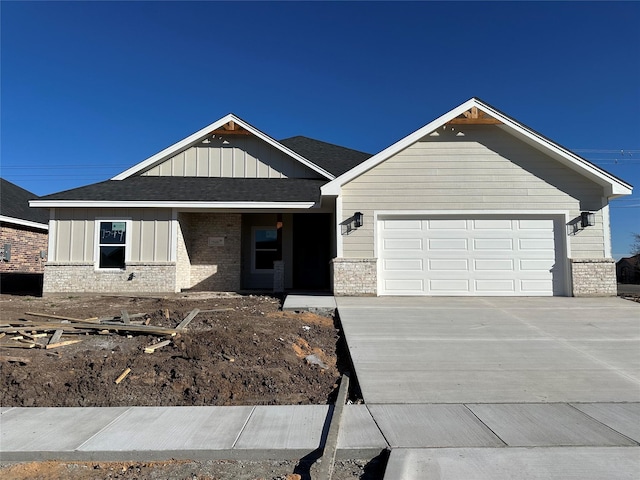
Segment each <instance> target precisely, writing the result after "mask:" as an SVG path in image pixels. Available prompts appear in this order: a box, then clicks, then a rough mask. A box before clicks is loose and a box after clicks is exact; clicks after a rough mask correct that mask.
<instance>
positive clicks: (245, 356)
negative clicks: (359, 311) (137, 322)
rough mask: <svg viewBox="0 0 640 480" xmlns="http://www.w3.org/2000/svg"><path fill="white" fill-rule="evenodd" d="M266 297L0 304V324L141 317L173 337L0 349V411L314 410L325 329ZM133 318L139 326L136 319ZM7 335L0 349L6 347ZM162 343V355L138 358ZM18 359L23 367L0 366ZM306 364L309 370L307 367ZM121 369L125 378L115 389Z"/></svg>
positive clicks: (329, 364) (326, 321) (322, 391)
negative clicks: (37, 317) (35, 316)
mask: <svg viewBox="0 0 640 480" xmlns="http://www.w3.org/2000/svg"><path fill="white" fill-rule="evenodd" d="M279 305H280V302H279V300H278V299H277V298H272V297H269V296H242V297H235V298H228V297H223V298H215V297H213V298H196V299H189V298H182V297H171V298H145V297H133V298H123V297H107V296H99V297H98V296H96V297H84V296H83V297H67V298H51V299H49V298H44V299H43V298H34V297H15V296H7V295H2V296H1V298H0V307H1V308H2V318H1V321H0V323H3V324H6V323H8V322H10V321H16V320H18V319H27V318H30V317H29V316H28V315H26V314H25V312H41V313H48V314H52V315H58V316H63V315H65V316H69V317H73V318H92V317H98V318H100V317H104V316H108V315H113V316H118V315H120V314H121V311H122V310H127V312H128V313H129V314H138V313H141V314H145V315H144V317H142V318H145V319H148V324H149V325H153V326H161V327H170V328H175V327H176V326H177V325H178V324H179V323H180V322H181V321H182V320H183V319H184V318H185V317H186V316H187V315H188V314H189V312H191V311H192V310H193V309H195V308H198V309H199V310H200V313H198V314H197V315H196V317H195V318H194V320H192V321H191V323H190V324H189V325H188V327H187V329H186V330H185V331H182V332H180V333H178V334H177V335H176V336H174V337H159V336H156V335H146V334H144V333H142V334H131V335H127V333H126V332H120V333H114V332H112V333H110V334H107V335H100V334H97V332H91V333H89V332H88V333H86V334H82V335H75V336H74V338H77V339H78V340H82V341H81V342H79V343H75V344H72V345H66V346H63V347H60V348H56V349H55V350H46V349H44V348H42V349H37V348H31V349H28V350H26V349H14V348H11V349H9V348H0V355H1V356H2V358H4V359H5V360H4V361H0V404H1V405H2V406H29V407H31V406H38V407H45V406H47V407H48V406H65V407H71V406H101V407H102V406H160V405H163V406H168V405H254V404H263V405H277V404H324V403H327V402H329V401H330V400H331V398H332V397H331V396H332V394H333V392H334V390H335V388H336V383H337V380H338V377H339V372H338V369H337V367H336V345H337V342H338V339H339V335H338V331H337V330H336V328H335V327H334V324H333V320H332V319H330V318H326V317H321V316H318V315H314V314H311V313H301V314H296V313H290V312H281V311H279ZM139 318H140V317H139ZM9 337H10V335H7V336H6V337H5V338H3V339H2V341H3V344H4V345H6V344H7V343H8V342H10V341H11V340H9ZM167 338H169V339H170V340H171V341H170V343H169V345H166V346H164V347H162V348H159V349H157V350H155V352H154V353H152V354H148V353H144V350H145V347H149V346H151V345H154V344H157V343H158V342H160V341H162V340H165V339H167ZM8 356H12V357H15V356H18V357H20V358H23V359H25V360H27V361H26V362H23V363H21V362H15V361H11V362H10V361H7V360H6V358H7V357H8ZM310 356H312V357H314V358H315V359H317V360H318V362H315V361H310V360H309V357H310ZM128 368H130V369H131V371H130V373H129V374H128V375H127V376H126V377H125V378H124V379H123V380H122V381H121V383H119V384H116V383H115V380H116V379H117V378H118V377H119V376H120V375H121V374H122V373H123V372H124V371H125V370H126V369H128Z"/></svg>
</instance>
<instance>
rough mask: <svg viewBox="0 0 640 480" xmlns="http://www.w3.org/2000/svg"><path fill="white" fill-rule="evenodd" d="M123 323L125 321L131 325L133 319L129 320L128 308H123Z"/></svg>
mask: <svg viewBox="0 0 640 480" xmlns="http://www.w3.org/2000/svg"><path fill="white" fill-rule="evenodd" d="M121 318H122V323H124V324H125V325H130V324H131V320H129V313H128V312H127V311H126V310H122V316H121Z"/></svg>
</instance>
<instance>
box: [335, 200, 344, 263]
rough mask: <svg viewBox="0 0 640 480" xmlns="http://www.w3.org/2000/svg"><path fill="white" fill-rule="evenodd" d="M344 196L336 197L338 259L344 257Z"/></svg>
mask: <svg viewBox="0 0 640 480" xmlns="http://www.w3.org/2000/svg"><path fill="white" fill-rule="evenodd" d="M342 222H343V220H342V195H340V196H338V197H336V257H337V258H342V256H343V255H344V242H343V240H342Z"/></svg>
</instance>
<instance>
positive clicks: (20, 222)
mask: <svg viewBox="0 0 640 480" xmlns="http://www.w3.org/2000/svg"><path fill="white" fill-rule="evenodd" d="M0 222H5V223H13V224H14V225H20V226H22V227H30V228H39V229H41V230H49V225H47V224H46V223H39V222H32V221H30V220H23V219H22V218H14V217H7V216H5V215H0Z"/></svg>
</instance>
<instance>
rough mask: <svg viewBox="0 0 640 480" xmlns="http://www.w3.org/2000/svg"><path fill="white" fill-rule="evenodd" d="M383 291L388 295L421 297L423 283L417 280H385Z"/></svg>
mask: <svg viewBox="0 0 640 480" xmlns="http://www.w3.org/2000/svg"><path fill="white" fill-rule="evenodd" d="M384 286H385V290H386V291H387V292H388V293H390V294H394V293H396V294H405V295H406V294H409V295H423V294H424V293H423V292H424V281H423V280H418V279H414V280H411V279H403V280H385V281H384Z"/></svg>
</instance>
